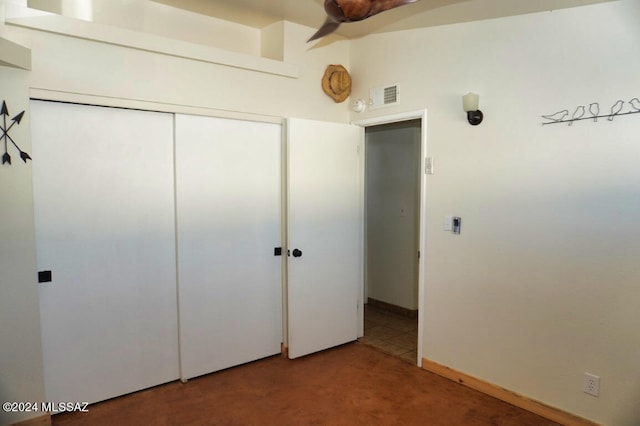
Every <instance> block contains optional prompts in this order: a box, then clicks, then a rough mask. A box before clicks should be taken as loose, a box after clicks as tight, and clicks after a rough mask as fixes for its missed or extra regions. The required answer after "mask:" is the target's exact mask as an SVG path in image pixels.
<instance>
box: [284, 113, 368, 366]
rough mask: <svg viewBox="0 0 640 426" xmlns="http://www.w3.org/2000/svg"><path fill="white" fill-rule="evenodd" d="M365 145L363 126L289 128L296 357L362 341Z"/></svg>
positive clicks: (290, 289) (291, 123)
mask: <svg viewBox="0 0 640 426" xmlns="http://www.w3.org/2000/svg"><path fill="white" fill-rule="evenodd" d="M362 140H363V136H362V129H361V128H360V127H357V126H352V125H346V124H338V123H327V122H318V121H310V120H300V119H289V120H288V121H287V185H288V191H287V197H288V198H287V215H288V218H287V223H288V229H287V231H288V246H287V248H288V252H289V253H288V254H289V258H288V280H287V296H288V303H287V306H288V347H289V358H297V357H300V356H304V355H307V354H310V353H313V352H317V351H321V350H324V349H328V348H331V347H334V346H337V345H341V344H344V343H347V342H351V341H354V340H356V339H357V338H358V324H359V315H362V310H361V306H362V300H361V294H362V292H361V289H362V264H363V263H362V221H363V219H362V204H361V197H362V193H361V188H362V182H361V170H360V159H359V151H360V148H359V147H360V146H361V143H362Z"/></svg>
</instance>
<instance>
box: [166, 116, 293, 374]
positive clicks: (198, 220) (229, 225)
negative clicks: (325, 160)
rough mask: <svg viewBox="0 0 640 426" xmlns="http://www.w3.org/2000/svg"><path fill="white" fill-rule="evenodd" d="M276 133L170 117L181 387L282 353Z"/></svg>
mask: <svg viewBox="0 0 640 426" xmlns="http://www.w3.org/2000/svg"><path fill="white" fill-rule="evenodd" d="M280 156H281V126H280V125H276V124H267V123H255V122H247V121H239V120H227V119H217V118H209V117H197V116H185V115H177V116H176V194H177V219H178V221H177V223H178V259H179V263H178V270H179V280H178V283H179V284H178V285H179V294H180V297H179V299H180V350H181V366H182V370H181V375H182V378H183V379H187V378H191V377H195V376H199V375H202V374H206V373H210V372H212V371H217V370H221V369H224V368H228V367H231V366H234V365H238V364H242V363H246V362H249V361H253V360H256V359H259V358H263V357H266V356H270V355H273V354H276V353H279V352H280V343H281V341H282V307H281V305H282V302H281V295H282V291H281V258H280V257H276V256H274V247H277V246H280V229H281V227H280V222H281V214H280V212H281V206H280V202H281V201H280V192H281V189H280V184H281V183H280V182H281V180H280V174H281V158H280Z"/></svg>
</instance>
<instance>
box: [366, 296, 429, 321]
mask: <svg viewBox="0 0 640 426" xmlns="http://www.w3.org/2000/svg"><path fill="white" fill-rule="evenodd" d="M367 303H368V304H370V305H371V306H377V307H378V308H380V309H384V310H385V311H389V312H393V313H394V314H398V315H402V316H403V317H407V318H414V319H415V318H418V310H417V309H407V308H404V307H402V306H398V305H394V304H391V303H387V302H383V301H381V300H376V299H372V298H370V297H369V298H367Z"/></svg>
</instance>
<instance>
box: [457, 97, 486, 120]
mask: <svg viewBox="0 0 640 426" xmlns="http://www.w3.org/2000/svg"><path fill="white" fill-rule="evenodd" d="M479 104H480V96H479V95H478V94H476V93H467V94H466V95H464V96H463V97H462V109H464V112H466V113H467V120H468V121H469V124H471V125H472V126H477V125H478V124H480V123H482V118H483V115H482V111H480V110H479V109H478V105H479Z"/></svg>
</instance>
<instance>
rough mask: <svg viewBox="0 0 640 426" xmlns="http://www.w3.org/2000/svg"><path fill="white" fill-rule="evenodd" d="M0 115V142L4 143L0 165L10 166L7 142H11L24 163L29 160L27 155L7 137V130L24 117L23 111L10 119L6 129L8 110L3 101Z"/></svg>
mask: <svg viewBox="0 0 640 426" xmlns="http://www.w3.org/2000/svg"><path fill="white" fill-rule="evenodd" d="M0 115H2V124H1V125H0V142H4V155H3V156H2V164H5V163H7V164H9V165H11V156H10V155H9V142H11V143H12V144H13V146H15V147H16V149H17V150H18V152H19V153H20V158H22V161H24V162H25V163H26V162H27V160H31V157H30V156H29V154H27V153H26V152H24V151H23V150H21V149H20V147H19V146H18V144H17V143H16V142H15V141H14V140H13V138H11V136H9V130H11V128H12V127H13V126H15V125H16V124H20V122H21V121H22V117H24V111H22V112H21V113H20V114H18V115H16V116H15V117H13V118H12V119H11V123H10V124H9V126H8V127H7V117H9V109H8V108H7V103H6V102H5V101H2V109H1V110H0Z"/></svg>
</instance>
